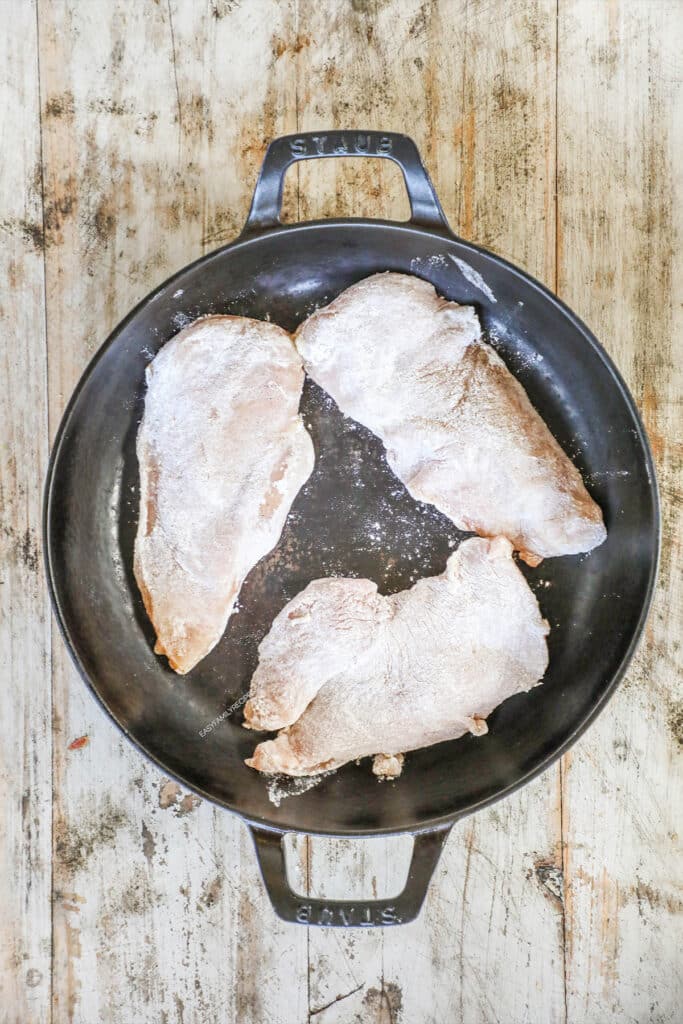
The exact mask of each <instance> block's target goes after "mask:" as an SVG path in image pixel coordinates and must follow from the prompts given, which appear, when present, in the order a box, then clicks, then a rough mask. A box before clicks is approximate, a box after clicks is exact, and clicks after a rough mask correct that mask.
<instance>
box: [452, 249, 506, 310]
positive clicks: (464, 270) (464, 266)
mask: <svg viewBox="0 0 683 1024" xmlns="http://www.w3.org/2000/svg"><path fill="white" fill-rule="evenodd" d="M448 255H449V256H450V258H451V259H452V260H453V262H454V263H455V265H456V267H457V268H458V270H459V271H460V273H461V274H462V276H463V277H464V278H465V279H466V280H467V281H469V282H470V284H473V285H474V287H475V288H478V289H479V291H480V292H481V293H482V295H485V296H486V298H487V299H488V300H489V302H497V301H498V300H497V299H496V296H495V295H494V294H493V292H492V291H491V289H490V288H489V286H488V285H487V283H486V281H485V280H484V278H483V277H482V276H481V274H480V273H479V271H478V270H475V269H474V267H471V266H470V265H469V263H465V261H464V260H459V259H458V257H457V256H454V255H453V253H452V252H449V254H448Z"/></svg>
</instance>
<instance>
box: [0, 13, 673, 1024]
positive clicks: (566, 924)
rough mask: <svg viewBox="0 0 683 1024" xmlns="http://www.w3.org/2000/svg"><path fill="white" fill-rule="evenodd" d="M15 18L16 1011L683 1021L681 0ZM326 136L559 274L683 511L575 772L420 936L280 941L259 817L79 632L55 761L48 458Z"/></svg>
mask: <svg viewBox="0 0 683 1024" xmlns="http://www.w3.org/2000/svg"><path fill="white" fill-rule="evenodd" d="M2 6H3V14H4V13H5V11H6V10H11V11H12V16H11V17H10V18H5V19H4V21H5V23H6V27H8V28H9V30H10V31H5V33H4V34H3V36H2V41H1V42H0V46H2V47H4V50H5V54H6V55H5V56H3V61H2V64H1V66H2V68H3V73H2V76H0V93H1V98H2V100H3V102H2V105H1V106H0V118H2V119H3V121H2V128H3V132H2V137H3V140H5V139H7V138H11V139H20V140H21V145H20V146H18V147H16V146H14V147H10V149H9V150H8V147H7V146H6V145H5V146H4V147H3V152H2V155H1V156H0V161H1V166H2V174H1V176H0V206H1V210H2V213H1V216H0V229H1V230H0V265H1V266H2V270H3V278H2V281H3V285H5V284H9V286H10V287H9V288H7V289H5V288H3V289H2V290H3V295H2V301H1V302H0V306H1V307H2V309H1V312H0V315H1V316H2V326H3V334H2V340H1V342H0V344H2V346H3V354H4V360H5V363H4V365H5V366H6V373H7V374H8V385H7V386H6V387H5V388H3V389H2V390H1V391H0V422H1V424H2V438H0V440H1V442H2V470H1V472H2V478H1V482H2V486H3V494H2V526H3V533H2V536H1V537H0V543H1V544H2V548H1V549H0V550H1V551H2V566H1V572H0V581H1V585H0V599H1V600H2V613H3V614H2V620H1V621H0V645H2V646H1V648H0V649H1V651H2V655H3V657H2V663H3V667H5V669H6V673H7V675H6V678H7V680H9V683H10V686H11V687H12V689H11V700H10V701H9V702H8V701H7V700H6V699H3V702H2V703H1V704H0V715H1V716H2V736H3V746H2V755H1V758H0V786H2V795H3V798H4V799H3V801H2V808H3V815H4V817H3V832H2V853H1V854H0V856H1V857H2V861H0V865H1V866H2V868H3V870H2V872H0V896H2V906H3V911H4V914H3V921H2V922H1V923H0V942H1V946H0V964H1V970H2V973H1V974H0V1021H2V1024H4V1021H5V1019H7V1020H8V1021H9V1022H11V1024H14V1022H15V1021H17V1022H19V1021H21V1024H24V1022H30V1024H33V1022H34V1021H37V1022H41V1024H42V1022H43V1021H50V1020H52V1021H53V1022H54V1024H58V1022H59V1024H61V1022H66V1021H74V1022H82V1024H94V1022H99V1021H103V1022H104V1021H106V1022H107V1024H110V1022H111V1024H130V1022H131V1021H133V1020H135V1021H136V1022H141V1024H145V1022H147V1021H149V1022H150V1024H151V1022H155V1024H156V1022H157V1021H164V1022H167V1024H171V1022H174V1024H175V1022H185V1024H187V1022H189V1021H205V1020H213V1019H218V1020H230V1021H232V1020H235V1021H237V1020H239V1021H240V1022H246V1024H248V1022H259V1024H260V1022H263V1021H269V1022H276V1024H279V1022H282V1024H295V1022H304V1021H308V1022H310V1021H324V1022H332V1021H335V1022H347V1021H351V1020H354V1021H363V1022H364V1024H365V1022H366V1021H369V1022H377V1024H400V1022H403V1024H413V1022H423V1021H424V1022H426V1021H429V1022H439V1024H440V1022H442V1021H446V1020H449V1021H451V1020H452V1021H457V1022H462V1024H464V1022H467V1024H470V1022H482V1024H483V1022H486V1024H489V1022H496V1021H500V1022H505V1024H517V1022H519V1024H522V1022H526V1021H528V1022H532V1024H535V1022H536V1021H551V1022H563V1024H565V1022H572V1024H584V1022H588V1024H592V1022H595V1024H598V1022H600V1024H601V1022H602V1021H610V1020H614V1021H622V1020H625V1021H637V1022H639V1024H640V1022H641V1021H646V1020H648V1021H649V1020H652V1021H662V1022H666V1024H671V1022H673V1021H674V1020H676V1019H677V1017H676V1014H677V1013H678V1012H679V1009H678V1008H679V1007H680V1005H681V1003H682V1001H683V993H682V992H681V991H680V983H679V979H680V971H677V970H676V958H677V955H678V950H679V949H680V947H681V939H682V938H683V936H681V934H680V921H681V919H682V918H681V913H680V911H681V891H680V888H679V889H677V888H676V885H677V883H680V863H681V861H680V855H679V856H678V860H677V858H676V846H677V844H678V846H680V839H679V837H678V835H677V834H676V830H677V828H678V823H677V820H676V819H677V817H680V795H679V794H680V763H681V759H680V744H681V719H682V717H683V714H682V711H681V708H682V706H683V705H682V704H681V694H680V690H679V691H678V692H677V690H676V686H677V680H678V679H679V678H680V673H679V672H677V665H680V661H679V658H680V650H679V646H678V644H679V636H678V633H680V627H679V625H678V623H680V620H681V595H680V571H678V572H677V570H676V559H677V558H679V557H680V533H681V531H680V521H679V520H678V519H676V518H675V515H676V512H675V510H676V508H678V509H679V510H680V464H681V449H680V444H677V441H679V440H680V438H679V437H678V438H677V436H676V431H677V430H678V432H679V435H680V391H681V380H680V338H681V327H682V326H683V324H682V319H683V296H681V286H680V280H681V276H682V271H683V267H682V266H681V264H682V262H683V259H682V255H681V247H682V243H681V238H682V237H683V224H682V223H681V221H682V219H683V215H682V213H681V197H682V195H683V180H682V178H683V128H682V125H683V119H682V118H681V114H680V112H681V109H683V103H682V100H683V96H682V91H683V64H682V62H681V52H683V46H682V45H681V44H682V43H683V38H682V32H683V22H682V20H681V18H680V5H679V4H678V2H677V0H621V2H620V0H605V2H604V3H596V2H594V0H559V4H557V2H556V0H510V2H506V3H503V2H502V0H500V2H499V0H439V2H437V0H434V2H420V0H406V2H401V0H326V2H324V3H312V2H310V0H286V2H276V0H241V2H240V0H206V2H203V3H190V2H189V0H150V2H146V3H144V4H142V3H140V4H129V3H126V2H125V0H114V2H111V0H106V2H105V0H78V2H75V3H65V2H48V0H39V4H38V11H37V12H36V10H35V9H34V8H33V7H32V5H31V4H30V3H24V2H23V0H15V2H13V3H9V2H6V3H4V4H3V5H2ZM36 14H37V15H38V17H37V16H36ZM556 105H557V106H556ZM328 127H361V128H363V127H366V128H380V129H381V128H384V129H387V130H398V131H406V132H408V133H409V134H411V135H413V137H414V138H415V140H416V141H417V143H418V145H419V147H420V149H421V151H422V153H423V155H424V158H425V161H426V163H427V165H428V167H429V169H430V171H431V173H432V176H433V178H434V181H435V184H436V186H437V190H438V192H439V195H440V197H441V199H442V202H443V205H444V208H445V210H446V213H447V215H448V217H449V219H450V221H451V224H452V226H453V228H454V229H455V230H456V231H458V232H459V233H461V234H462V235H463V236H464V237H466V238H472V239H474V240H476V241H479V242H481V243H483V244H485V245H488V246H490V247H491V248H493V249H494V250H496V251H498V252H501V253H502V254H503V255H505V256H507V257H509V258H511V259H513V260H515V261H516V262H518V263H520V264H522V265H523V266H525V267H526V268H527V269H528V270H530V271H531V273H533V274H535V275H536V276H538V277H540V278H541V279H543V280H544V281H546V283H548V284H549V285H550V286H551V287H556V286H557V288H558V289H559V291H560V293H561V294H562V296H563V297H564V298H566V299H567V301H568V302H569V303H570V304H571V305H573V306H574V307H575V308H576V309H577V311H578V312H579V313H580V314H581V315H582V316H584V317H585V319H586V320H587V321H588V323H589V324H590V325H591V326H592V327H594V328H595V330H596V332H597V333H598V334H599V336H600V337H601V338H602V339H603V340H604V341H605V344H606V345H607V347H608V349H609V350H610V352H611V353H612V354H613V355H614V357H615V359H616V360H617V362H618V364H619V366H620V368H621V369H622V371H623V373H624V375H625V377H626V379H627V381H628V382H629V385H630V386H631V387H632V389H633V391H634V394H635V396H636V399H637V401H638V402H639V404H640V406H641V408H642V410H643V413H644V416H645V421H646V425H647V427H648V430H649V431H650V436H651V439H652V442H653V446H654V449H655V454H656V456H657V459H658V466H659V472H660V483H661V486H662V497H663V502H664V546H663V558H662V581H661V587H660V593H659V598H658V603H657V606H656V609H655V611H654V614H653V617H652V619H651V621H650V625H649V628H648V635H647V639H646V642H645V643H644V645H643V647H642V649H641V651H640V654H639V656H638V659H637V661H636V663H635V664H634V666H633V668H632V670H631V672H630V673H629V676H628V678H627V681H626V683H625V684H624V686H623V687H622V689H621V690H620V692H619V693H618V694H617V696H616V697H615V699H614V701H613V702H612V703H611V705H610V707H609V708H608V709H607V710H606V711H605V713H604V715H603V716H602V717H601V719H600V720H599V722H598V723H597V724H596V725H595V726H594V727H593V729H592V730H591V731H590V732H589V733H588V735H587V736H586V737H585V738H584V739H583V740H582V741H581V742H580V744H579V745H578V746H577V747H576V748H575V749H574V751H573V752H572V754H571V755H570V756H569V757H567V758H565V759H564V762H563V766H562V768H560V767H559V766H556V767H555V768H553V769H551V770H550V771H549V772H547V773H546V774H545V775H544V776H542V777H541V778H540V779H537V780H536V781H535V782H534V783H533V784H532V785H530V786H529V787H527V788H526V789H524V790H523V791H521V792H520V793H518V794H516V795H514V796H512V797H510V798H509V799H508V800H506V801H505V802H503V803H501V804H499V805H497V806H496V807H494V808H492V809H490V810H489V811H487V812H484V813H482V814H480V815H478V816H476V817H474V818H471V819H469V820H466V821H463V822H460V823H459V824H458V825H456V826H455V828H454V830H453V833H452V835H451V838H450V839H449V841H448V844H447V846H446V849H445V852H444V855H443V858H442V861H441V863H440V865H439V868H438V871H437V873H436V876H435V878H434V882H433V884H432V887H431V890H430V893H429V896H428V900H427V904H426V907H425V910H424V913H423V915H422V917H421V918H420V919H419V920H418V921H417V922H415V923H413V924H411V925H408V926H405V927H404V928H401V929H388V930H386V931H384V932H382V931H374V932H369V931H364V930H363V931H354V932H353V933H341V932H339V931H329V932H324V931H321V930H314V931H310V932H307V931H306V930H305V929H303V928H299V927H297V926H294V925H285V924H283V923H281V922H279V921H278V920H277V919H276V918H275V917H274V915H273V913H272V911H271V909H270V905H269V903H268V900H267V898H266V896H265V894H264V892H263V888H262V884H261V881H260V879H259V877H258V871H257V868H256V863H255V857H254V852H253V849H252V845H251V841H250V839H249V836H248V834H247V831H246V828H245V827H244V826H243V825H242V824H241V823H240V822H238V821H237V820H235V819H233V818H232V817H231V816H230V815H228V814H225V813H223V812H221V811H219V810H217V809H215V808H212V807H211V806H210V805H208V804H206V802H199V801H198V800H196V799H195V798H194V797H192V796H191V795H189V794H187V793H184V792H182V791H181V790H180V789H179V787H178V786H177V785H176V784H175V783H173V782H171V781H169V780H168V779H165V778H164V777H163V776H162V775H161V774H160V773H159V772H158V771H157V770H156V769H154V768H153V767H152V766H150V765H149V764H148V763H147V762H145V761H143V760H142V758H141V757H140V755H138V754H137V753H136V752H135V750H134V749H133V748H132V747H131V746H130V745H129V744H128V743H126V742H125V741H124V740H123V739H122V738H121V737H120V736H119V734H118V733H117V732H116V730H115V729H114V727H113V726H112V725H111V724H110V723H109V721H108V720H107V719H106V717H105V716H104V715H103V714H102V713H101V711H100V710H99V708H98V707H97V706H96V705H95V704H94V702H93V701H92V700H91V699H90V698H89V697H88V695H87V694H86V691H85V688H84V687H83V685H82V683H81V682H80V681H79V680H78V678H77V677H76V674H75V672H74V670H73V669H72V668H71V666H70V663H69V661H68V658H67V656H66V654H65V652H64V650H63V646H62V643H61V639H60V638H59V637H58V636H55V637H54V640H53V670H52V698H53V731H52V737H53V739H52V742H53V763H52V770H50V729H49V716H50V688H51V681H50V664H49V620H48V619H47V616H46V594H45V590H44V587H43V585H42V583H41V577H40V567H39V565H38V556H37V549H36V544H37V535H38V534H37V531H38V530H39V521H40V508H39V506H40V487H41V482H42V476H43V473H44V468H45V452H46V449H47V444H48V438H49V437H52V436H53V435H54V431H55V429H56V426H57V424H58V421H59V418H60V416H61V413H62V410H63V407H64V404H65V402H66V400H68V397H69V394H70V392H71V390H72V388H73V386H74V384H75V382H76V381H77V379H78V377H79V375H80V373H81V372H82V369H83V367H84V366H85V364H86V362H87V360H88V359H89V357H90V356H91V355H92V353H93V351H94V350H95V348H96V347H97V346H98V345H99V344H100V342H101V341H102V340H103V338H104V337H105V336H106V334H107V333H108V331H109V330H110V329H111V328H112V327H113V326H114V325H115V324H116V322H117V321H118V320H119V319H120V318H121V317H122V316H123V315H124V314H125V313H126V312H127V310H128V309H129V308H130V307H131V306H132V305H133V304H134V303H135V302H137V301H138V300H139V299H140V298H141V297H142V296H143V295H144V294H146V292H148V291H149V290H150V289H151V288H152V287H153V286H154V285H155V284H157V283H158V282H159V281H160V280H162V279H163V278H164V277H165V276H166V275H167V274H169V273H170V272H172V271H173V270H174V269H176V268H178V267H180V266H182V265H183V264H185V263H187V262H189V261H190V260H192V259H194V258H195V257H196V256H198V255H199V254H200V253H201V252H202V251H206V250H208V249H211V248H213V247H215V246H217V245H219V244H221V243H223V242H225V241H229V240H230V239H231V238H232V237H234V236H235V234H236V233H237V232H238V230H239V228H240V226H241V224H242V223H243V220H244V217H245V215H246V210H247V208H248V204H249V198H250V193H251V190H252V188H253V184H254V181H255V178H256V174H257V171H258V167H259V164H260V160H261V158H262V155H263V151H264V148H265V144H266V142H267V141H268V139H270V138H272V137H274V136H275V135H277V134H281V133H283V132H288V131H296V130H297V129H299V130H308V129H313V128H316V129H324V128H328ZM41 139H42V154H41ZM41 155H42V162H41ZM43 188H44V199H43V203H42V206H41V192H42V191H43ZM407 211H408V207H407V202H406V198H405V195H404V192H403V185H402V181H401V177H400V173H399V172H398V170H397V168H395V167H394V166H393V165H391V164H389V163H387V162H379V161H355V160H354V161H347V162H345V163H341V162H338V161H335V162H331V161H326V162H316V163H308V164H305V165H300V166H299V167H298V168H297V169H296V170H294V171H292V172H290V174H289V176H288V181H287V187H286V191H285V203H284V215H285V217H286V218H287V219H296V218H298V217H300V218H309V217H313V216H321V215H322V216H324V215H329V214H332V213H340V214H348V215H368V216H373V215H374V216H388V217H403V216H406V215H407ZM43 260H44V264H43ZM43 269H44V270H45V289H46V292H45V295H44V294H43ZM0 287H1V286H0ZM5 291H6V294H5ZM45 324H47V339H46V338H45V326H44V325H45ZM676 339H678V348H677V349H676ZM676 353H678V354H677V355H676ZM48 371H49V372H48ZM46 373H47V389H46ZM46 390H47V395H48V398H49V430H48V419H47V411H48V410H47V408H46ZM676 501H678V505H676ZM677 630H678V632H677ZM7 666H9V669H8V668H7ZM19 684H21V685H19ZM6 691H9V686H7V685H6ZM83 737H85V738H86V739H81V738H83ZM79 740H80V742H78V741H79ZM74 741H77V742H76V743H74ZM677 771H678V772H679V774H678V775H677V774H676V772H677ZM398 785H400V783H398ZM677 786H678V788H676V787H677ZM51 792H52V794H53V795H52V801H51ZM22 807H23V810H24V818H23V825H24V834H23V841H22V838H21V831H20V830H21V827H22V818H21V812H22ZM51 819H53V822H54V828H53V829H52V831H53V846H52V857H51V856H50V835H51ZM289 846H290V849H289V853H290V857H289V859H290V862H291V876H292V881H293V883H294V884H295V886H296V887H297V888H298V889H299V890H300V891H302V892H306V891H308V892H311V893H314V894H316V895H318V894H325V895H327V896H330V897H334V896H341V895H351V896H355V895H362V894H374V893H377V894H378V895H382V894H388V893H390V892H392V891H393V892H396V891H397V890H398V889H399V888H400V886H401V885H402V884H403V880H404V878H405V873H406V869H407V862H408V857H409V852H410V846H411V841H410V840H409V839H405V838H404V839H391V840H372V841H370V840H368V841H364V842H362V841H359V842H355V843H352V842H340V841H333V840H322V839H314V840H306V839H303V838H298V839H295V840H293V841H292V842H291V843H290V844H289ZM677 865H678V870H677ZM51 873H52V878H53V883H52V884H53V891H52V902H50V891H49V886H50V875H51ZM29 882H30V884H29ZM51 916H52V931H51V928H50V918H51ZM51 968H52V969H51ZM677 985H678V987H677ZM51 991H52V1003H51V1007H52V1012H51V1013H50V992H51Z"/></svg>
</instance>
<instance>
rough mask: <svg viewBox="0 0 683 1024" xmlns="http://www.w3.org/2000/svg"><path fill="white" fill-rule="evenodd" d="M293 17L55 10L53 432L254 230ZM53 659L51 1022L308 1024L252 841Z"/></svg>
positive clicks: (228, 6) (161, 9)
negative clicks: (129, 320) (67, 408)
mask: <svg viewBox="0 0 683 1024" xmlns="http://www.w3.org/2000/svg"><path fill="white" fill-rule="evenodd" d="M292 23H293V22H292V11H291V8H290V7H289V6H287V5H282V6H281V7H280V6H279V5H272V4H270V3H268V4H264V3H260V4H254V5H251V4H244V5H239V4H232V3H223V2H218V0H217V2H214V3H212V4H207V5H204V6H203V7H202V8H200V7H199V6H198V5H194V4H177V3H175V2H173V3H163V2H162V3H159V4H145V5H130V4H128V3H125V2H123V0H122V2H119V3H114V4H111V3H109V2H106V3H105V2H99V0H98V2H92V3H90V2H89V3H82V4H77V5H73V4H68V5H67V4H53V3H49V4H48V3H43V4H41V6H40V36H41V70H42V92H43V120H44V157H45V188H46V203H47V210H48V211H49V216H48V218H47V238H46V244H47V295H48V299H47V301H48V323H49V331H48V335H49V336H48V342H49V351H50V426H51V430H52V431H54V429H55V428H56V425H57V422H58V419H59V416H60V415H61V411H62V408H63V405H64V402H65V400H66V399H67V398H68V396H69V394H70V392H71V389H72V388H73V386H74V384H75V382H76V380H77V378H78V376H79V375H80V373H81V371H82V369H83V367H84V365H85V363H86V361H87V360H88V358H89V357H90V355H91V354H92V352H93V351H94V349H95V348H96V347H97V346H98V345H99V344H100V343H101V341H102V340H103V339H104V337H106V335H107V333H108V332H109V331H110V330H111V328H112V327H113V326H114V325H115V323H116V322H117V321H118V320H119V319H120V318H121V317H122V316H123V315H124V314H125V313H126V312H127V310H128V309H129V308H130V307H131V306H132V305H133V304H134V303H135V302H136V301H138V299H139V298H141V297H142V296H143V295H144V294H145V293H146V292H147V291H149V289H150V288H151V287H153V286H154V285H155V284H156V283H158V282H159V281H160V280H162V279H163V278H164V277H165V276H166V275H167V274H168V273H170V272H171V271H172V270H174V269H176V268H177V267H180V266H182V265H183V264H185V263H187V262H189V261H190V260H192V259H194V258H196V257H197V256H198V255H199V254H200V253H201V251H202V249H203V248H205V247H209V248H212V247H214V246H215V245H217V244H219V242H221V241H223V240H224V239H227V238H229V237H232V236H233V235H234V234H235V233H236V232H237V230H238V229H239V227H240V225H241V223H242V221H243V219H244V216H245V214H246V209H247V206H248V202H249V193H250V190H251V189H252V187H253V184H254V180H255V174H256V169H257V165H258V162H259V160H260V157H261V154H262V151H263V148H264V144H265V140H266V139H267V138H269V137H271V136H273V135H275V134H278V133H282V132H284V131H286V130H288V129H291V128H293V127H294V125H293V109H294V108H293V106H292V99H293V92H291V94H290V92H288V90H289V89H290V86H291V82H290V78H288V76H287V74H286V73H285V72H286V70H287V64H286V63H284V64H283V63H282V62H280V61H279V60H278V58H277V56H276V54H274V53H273V46H274V44H273V39H274V38H277V40H284V41H285V42H287V41H288V39H289V36H290V34H291V27H292ZM278 45H279V43H278ZM264 54H265V57H266V59H265V60H261V55H264ZM256 55H259V56H258V59H257V56H256ZM57 646H58V650H57V651H56V659H55V661H56V665H55V677H54V693H55V706H56V708H57V712H58V717H57V719H56V727H55V734H54V735H55V755H54V788H55V806H54V815H55V868H54V885H55V910H54V913H55V924H54V957H55V979H54V1014H55V1020H60V1021H62V1020H70V1021H71V1020H72V1021H83V1022H86V1024H92V1022H93V1021H96V1020H107V1021H111V1022H112V1024H117V1022H119V1024H130V1021H131V1020H138V1021H159V1020H168V1021H182V1020H184V1021H190V1020H208V1019H213V1017H214V1016H215V1015H217V1014H220V1015H222V1016H224V1017H225V1018H226V1019H235V1020H240V1021H245V1022H247V1021H254V1022H259V1024H260V1022H261V1021H263V1020H266V1019H269V1017H270V1016H271V1012H272V1011H271V1009H270V1007H271V1006H280V1009H279V1010H277V1011H276V1014H275V1016H276V1017H277V1019H281V1020H284V1019H287V1020H291V1019H293V1018H294V1019H304V1018H305V1016H306V998H305V992H306V988H305V979H306V933H305V931H303V930H301V929H296V928H293V927H291V926H289V927H287V926H285V925H281V924H280V923H279V922H278V921H277V920H276V919H275V918H274V917H273V915H272V913H271V910H270V905H269V903H268V901H267V898H266V896H265V894H264V892H263V889H262V886H261V883H260V879H259V878H258V872H257V867H256V861H255V857H254V853H253V849H252V845H251V840H250V839H249V837H248V835H247V832H246V829H245V828H244V826H242V825H241V824H240V823H239V822H237V821H236V820H235V819H233V818H232V817H231V816H230V815H228V814H225V813H221V812H219V811H218V810H215V809H213V808H211V807H210V806H208V805H206V804H199V805H197V803H196V802H195V801H194V799H193V798H192V797H190V796H189V795H184V794H182V793H180V792H179V790H178V788H177V787H176V786H175V784H174V783H169V782H168V780H164V779H163V778H162V776H161V775H160V774H159V773H158V772H157V771H156V770H155V769H154V768H153V767H151V766H150V765H148V764H147V763H146V762H144V761H143V760H142V758H141V757H140V756H139V755H138V754H137V753H136V752H135V751H134V750H133V748H132V747H131V746H130V745H129V744H128V743H126V742H125V741H124V740H123V739H122V738H121V737H120V736H119V734H118V733H117V732H116V730H115V729H114V728H113V726H111V724H110V723H109V722H108V720H107V719H106V717H105V716H104V715H103V714H102V713H101V711H100V710H99V708H98V707H97V706H96V705H95V704H94V702H93V701H92V700H91V699H90V698H89V696H88V695H87V693H86V691H85V688H84V687H83V685H82V683H81V682H80V681H79V680H78V679H77V677H76V674H75V672H74V670H73V669H72V668H71V666H70V664H69V663H68V659H67V657H66V655H65V653H64V651H63V649H62V646H61V644H58V645H57ZM80 736H87V737H88V743H87V744H86V745H85V746H83V747H81V748H80V749H75V750H70V749H69V745H70V743H71V742H72V740H73V739H74V738H76V737H80ZM281 1000H282V1002H280V1001H281Z"/></svg>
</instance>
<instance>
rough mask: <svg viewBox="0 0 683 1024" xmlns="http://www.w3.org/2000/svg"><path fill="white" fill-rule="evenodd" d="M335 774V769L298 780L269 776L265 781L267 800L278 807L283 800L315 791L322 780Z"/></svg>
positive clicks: (290, 777) (281, 776)
mask: <svg viewBox="0 0 683 1024" xmlns="http://www.w3.org/2000/svg"><path fill="white" fill-rule="evenodd" d="M335 772H336V769H333V770H332V771H330V772H320V774H319V775H303V776H300V777H298V778H293V777H292V776H291V775H269V776H267V781H266V788H267V790H268V799H269V800H270V802H271V804H274V805H275V807H279V806H280V804H281V803H282V801H283V800H286V799H287V798H288V797H290V796H301V794H302V793H308V791H309V789H315V787H316V786H317V785H318V784H319V783H321V782H322V780H323V779H326V778H328V777H329V776H330V775H334V774H335Z"/></svg>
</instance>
